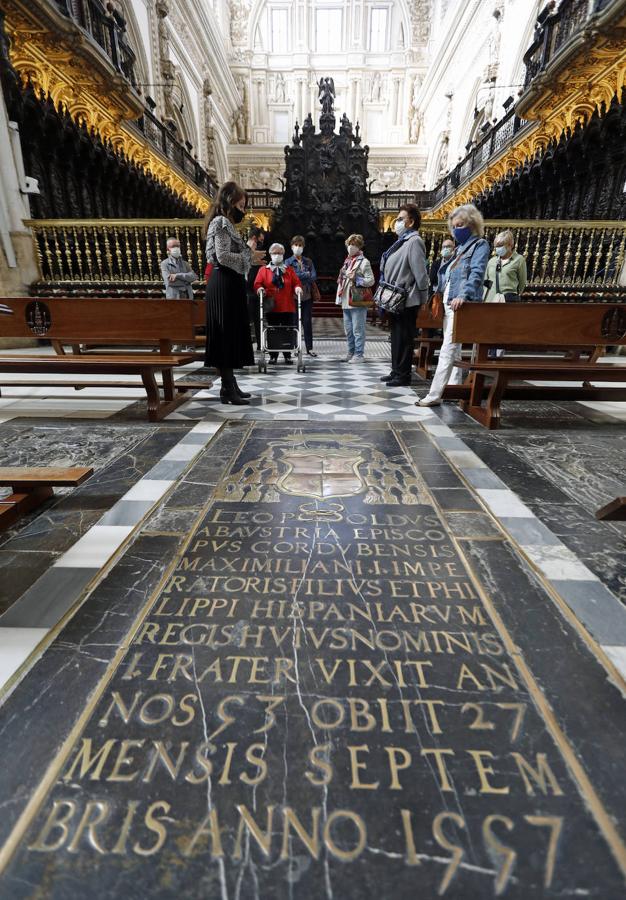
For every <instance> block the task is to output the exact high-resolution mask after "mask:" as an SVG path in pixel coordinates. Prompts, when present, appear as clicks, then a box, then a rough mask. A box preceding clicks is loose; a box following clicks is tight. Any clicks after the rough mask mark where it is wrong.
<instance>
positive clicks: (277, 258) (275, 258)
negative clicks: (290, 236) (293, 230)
mask: <svg viewBox="0 0 626 900" xmlns="http://www.w3.org/2000/svg"><path fill="white" fill-rule="evenodd" d="M283 259H284V257H283V254H282V253H272V255H271V260H272V263H273V265H275V266H279V265H280V264H281V263H282V261H283Z"/></svg>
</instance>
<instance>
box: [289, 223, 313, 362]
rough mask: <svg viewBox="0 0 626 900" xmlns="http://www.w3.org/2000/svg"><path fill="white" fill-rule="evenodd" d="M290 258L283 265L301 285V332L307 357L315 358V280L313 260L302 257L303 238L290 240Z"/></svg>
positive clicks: (296, 237)
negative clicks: (292, 271) (288, 268)
mask: <svg viewBox="0 0 626 900" xmlns="http://www.w3.org/2000/svg"><path fill="white" fill-rule="evenodd" d="M291 253H292V256H290V257H288V258H287V259H286V260H285V265H286V266H289V267H290V268H292V269H293V270H294V272H295V273H296V275H297V276H298V278H299V279H300V282H301V284H302V330H303V331H304V345H305V347H306V352H307V354H308V356H317V353H315V351H314V350H313V296H312V291H313V284H314V282H315V279H316V278H317V272H316V271H315V265H314V264H313V260H312V259H310V258H309V257H308V256H304V238H303V237H302V235H301V234H296V235H294V236H293V237H292V239H291Z"/></svg>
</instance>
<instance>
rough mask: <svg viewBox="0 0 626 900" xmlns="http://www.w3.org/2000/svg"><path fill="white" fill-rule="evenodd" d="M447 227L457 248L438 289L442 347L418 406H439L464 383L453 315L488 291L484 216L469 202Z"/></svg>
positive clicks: (444, 269) (446, 266) (440, 276)
mask: <svg viewBox="0 0 626 900" xmlns="http://www.w3.org/2000/svg"><path fill="white" fill-rule="evenodd" d="M448 227H449V229H450V234H451V235H452V237H453V238H454V239H455V241H456V242H457V248H456V252H455V253H454V255H453V256H452V258H451V259H450V261H449V262H447V263H445V264H444V265H442V266H441V268H440V269H439V277H438V289H439V290H440V291H441V293H442V294H443V344H442V345H441V350H440V351H439V363H438V365H437V370H436V372H435V377H434V378H433V380H432V384H431V386H430V390H429V392H428V394H427V395H426V396H425V397H423V398H422V399H421V400H418V401H417V403H416V404H415V405H416V406H438V405H439V404H440V403H441V397H442V395H443V390H444V388H445V386H446V385H447V384H460V383H461V381H462V377H463V376H462V372H461V370H460V369H458V368H455V366H454V363H455V361H456V360H460V359H461V345H460V344H455V343H453V342H452V328H453V326H454V313H455V311H456V310H457V309H459V308H460V307H461V306H463V304H464V303H480V302H481V301H482V299H483V293H484V289H485V287H484V282H485V269H486V268H487V262H488V261H489V254H490V249H489V243H488V241H486V240H485V239H484V237H483V234H484V233H485V223H484V221H483V217H482V216H481V214H480V212H479V211H478V210H477V209H476V207H475V206H474V205H473V203H466V204H465V205H464V206H457V208H456V209H455V210H454V211H453V212H451V213H450V216H449V217H448Z"/></svg>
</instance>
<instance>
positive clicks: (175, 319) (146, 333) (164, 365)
mask: <svg viewBox="0 0 626 900" xmlns="http://www.w3.org/2000/svg"><path fill="white" fill-rule="evenodd" d="M0 302H1V303H2V304H3V305H5V306H6V307H7V308H9V309H11V310H12V312H13V315H5V316H2V317H0V337H13V338H20V337H28V338H33V337H35V338H41V339H46V340H50V341H52V342H53V344H55V343H56V345H57V350H58V351H59V352H57V355H56V356H38V355H31V354H16V353H11V354H8V353H7V354H2V355H0V373H2V372H4V373H35V374H43V375H46V376H49V375H52V374H71V375H77V376H80V375H102V374H104V375H135V376H137V375H138V376H139V377H140V378H141V381H142V384H143V386H144V388H145V390H146V394H147V397H148V417H149V419H150V421H159V420H160V419H162V418H163V417H164V416H166V415H168V414H169V413H170V412H172V411H173V410H174V409H176V407H178V406H180V404H181V403H184V402H185V400H187V399H188V395H187V392H188V391H189V390H191V389H193V388H195V387H204V388H206V387H209V386H210V385H209V384H208V383H207V382H202V383H201V384H197V385H196V384H194V383H186V384H184V385H178V386H177V385H176V384H175V381H174V375H173V370H174V369H175V368H177V367H179V366H182V365H185V364H187V363H189V362H191V361H192V360H193V358H194V357H193V354H191V353H186V354H178V353H172V345H173V344H181V343H182V344H184V343H192V342H194V341H195V336H196V335H195V329H196V321H197V319H198V317H199V313H198V310H197V308H196V301H193V300H147V299H131V300H126V299H114V300H104V299H101V298H99V299H92V298H88V299H83V298H75V297H72V298H54V299H53V300H40V299H36V298H31V297H19V298H3V299H2V300H1V301H0ZM200 305H201V304H200ZM83 343H92V344H93V343H95V344H98V345H105V346H107V347H108V346H109V345H110V346H112V347H128V346H129V345H133V344H135V343H136V344H139V345H144V346H147V347H157V348H158V350H159V352H158V354H155V353H151V352H150V351H149V350H146V351H144V352H142V351H137V350H136V351H134V352H128V351H124V352H119V351H113V352H110V353H109V352H105V351H103V350H100V351H99V352H98V353H97V354H95V355H94V354H91V353H89V354H85V353H82V352H81V349H80V346H81V344H83ZM65 345H70V346H71V347H72V348H73V352H72V353H70V354H68V353H65V350H64V346H65ZM156 373H160V374H161V378H162V390H163V398H161V394H160V386H159V385H158V384H157V381H156V378H155V374H156ZM58 383H59V382H57V381H54V380H45V381H38V382H34V381H25V382H19V381H8V380H5V384H11V385H16V386H17V385H20V386H31V385H35V384H48V385H50V384H58ZM72 384H73V386H74V387H76V388H77V389H80V388H84V387H137V383H136V382H132V383H130V384H129V383H128V382H119V381H114V382H103V381H98V382H95V381H81V380H80V379H78V380H76V381H73V382H72Z"/></svg>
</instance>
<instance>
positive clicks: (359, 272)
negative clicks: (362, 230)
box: [335, 234, 375, 363]
mask: <svg viewBox="0 0 626 900" xmlns="http://www.w3.org/2000/svg"><path fill="white" fill-rule="evenodd" d="M364 244H365V241H364V239H363V235H362V234H351V235H350V237H349V238H348V239H347V241H346V249H347V251H348V255H347V257H346V259H345V260H344V264H343V266H342V267H341V271H340V272H339V278H338V279H337V298H336V300H335V303H336V304H337V305H338V306H339V305H341V308H342V310H343V327H344V331H345V334H346V341H347V342H348V355H347V356H346V358H345V359H344V362H349V363H360V362H363V360H364V358H365V322H366V319H367V310H368V308H369V307H370V306H371V305H372V299H371V298H372V293H371V290H369V298H368V294H367V293H366V292H367V291H368V289H369V288H371V287H372V285H373V284H374V281H375V278H374V273H373V272H372V267H371V265H370V263H369V260H367V259H366V258H365V256H364V255H363V245H364Z"/></svg>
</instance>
